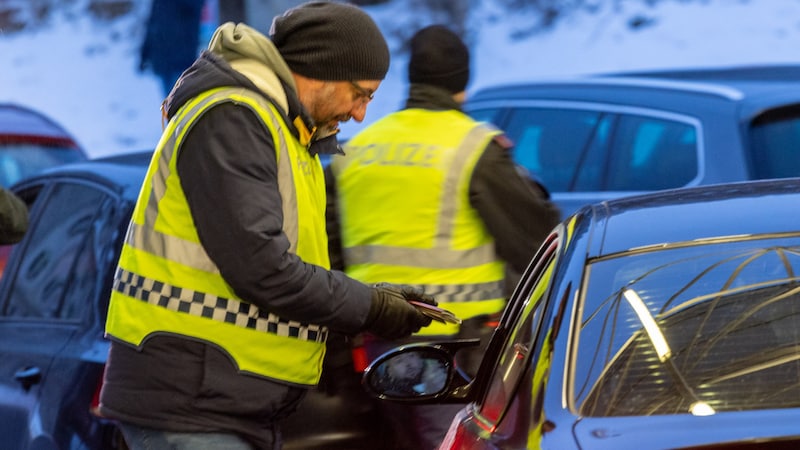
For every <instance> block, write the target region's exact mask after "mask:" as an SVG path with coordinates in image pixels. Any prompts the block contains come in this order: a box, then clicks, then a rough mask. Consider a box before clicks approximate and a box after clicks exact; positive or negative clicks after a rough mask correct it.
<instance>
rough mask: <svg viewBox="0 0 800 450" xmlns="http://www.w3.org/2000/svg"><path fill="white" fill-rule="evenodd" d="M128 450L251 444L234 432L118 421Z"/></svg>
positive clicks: (237, 449)
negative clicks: (183, 430)
mask: <svg viewBox="0 0 800 450" xmlns="http://www.w3.org/2000/svg"><path fill="white" fill-rule="evenodd" d="M119 427H120V429H121V430H122V435H123V436H125V443H126V444H127V445H128V448H129V449H130V450H253V446H252V445H250V444H249V443H247V441H245V440H244V439H242V438H241V437H239V436H237V435H235V434H227V433H176V432H174V431H164V430H157V429H154V428H145V427H140V426H137V425H131V424H127V423H120V424H119Z"/></svg>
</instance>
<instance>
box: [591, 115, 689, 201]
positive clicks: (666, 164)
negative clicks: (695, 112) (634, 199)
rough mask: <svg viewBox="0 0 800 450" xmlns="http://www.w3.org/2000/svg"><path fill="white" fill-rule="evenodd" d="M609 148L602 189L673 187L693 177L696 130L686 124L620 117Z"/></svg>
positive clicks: (635, 116) (637, 116) (685, 182)
mask: <svg viewBox="0 0 800 450" xmlns="http://www.w3.org/2000/svg"><path fill="white" fill-rule="evenodd" d="M611 149H612V151H611V155H610V157H609V158H608V167H609V169H608V180H607V182H606V185H605V188H604V190H609V191H650V190H659V189H668V188H676V187H681V186H685V185H686V184H688V183H689V182H690V181H692V180H693V179H695V178H696V177H697V173H698V152H699V149H698V146H697V131H696V130H695V127H694V126H693V125H692V124H689V123H685V122H678V121H673V120H665V119H662V118H658V117H648V116H639V115H631V114H622V115H620V116H619V118H618V120H617V124H616V127H615V129H614V131H613V138H612V142H611Z"/></svg>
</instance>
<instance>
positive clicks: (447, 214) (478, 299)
mask: <svg viewBox="0 0 800 450" xmlns="http://www.w3.org/2000/svg"><path fill="white" fill-rule="evenodd" d="M498 133H499V131H497V130H496V129H494V128H492V127H490V126H488V125H486V124H481V123H476V122H475V121H474V120H472V119H471V118H469V117H468V116H466V115H465V114H463V113H461V112H459V111H453V110H450V111H430V110H424V109H406V110H403V111H399V112H396V113H393V114H390V115H389V116H386V117H384V118H383V119H381V120H379V121H377V122H375V123H374V124H372V125H371V126H370V127H368V128H367V129H365V130H364V131H362V132H361V133H358V134H357V135H356V136H354V137H353V138H352V139H351V140H349V141H348V142H347V146H346V147H345V153H346V156H343V157H339V156H337V157H335V158H333V163H332V164H333V166H332V170H333V172H334V174H335V177H336V183H337V184H336V188H337V192H338V194H339V208H340V215H341V233H342V247H343V257H344V262H345V267H346V273H347V274H348V275H350V276H351V277H353V278H355V279H357V280H360V281H363V282H365V283H375V282H380V281H386V282H391V283H401V284H408V285H413V286H418V287H421V288H423V289H424V290H425V292H426V293H428V294H431V295H433V296H435V297H436V299H437V301H438V302H439V304H440V306H442V307H443V308H446V309H449V310H451V311H452V312H453V313H455V314H456V316H458V317H459V318H461V319H462V320H463V319H468V318H471V317H475V316H478V315H481V314H490V313H495V312H499V311H501V310H502V309H503V307H504V306H505V298H504V296H503V284H502V283H503V278H504V263H502V262H501V261H500V260H499V259H498V257H497V255H496V252H495V242H494V239H493V238H492V236H491V235H490V234H489V232H488V231H487V230H486V227H485V225H484V223H483V221H482V220H481V219H480V217H479V216H478V213H477V212H476V211H475V210H474V208H472V207H471V206H470V204H469V192H468V190H469V181H470V178H471V175H472V172H473V170H474V168H475V165H476V163H477V161H478V159H479V158H480V156H481V155H482V153H483V150H484V149H485V148H486V146H487V145H488V144H489V141H490V140H491V139H492V138H493V137H494V136H496V135H497V134H498ZM457 332H458V326H456V325H450V324H447V325H446V324H441V323H438V322H434V323H433V324H432V325H431V326H430V327H426V328H423V329H422V330H421V331H420V333H419V334H421V335H452V334H455V333H457Z"/></svg>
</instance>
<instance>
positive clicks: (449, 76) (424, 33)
mask: <svg viewBox="0 0 800 450" xmlns="http://www.w3.org/2000/svg"><path fill="white" fill-rule="evenodd" d="M410 47H411V49H410V51H411V55H410V56H409V60H408V81H410V82H411V83H422V84H430V85H433V86H438V87H441V88H444V89H446V90H447V91H448V92H450V93H452V94H455V93H457V92H461V91H463V90H465V89H466V88H467V82H468V81H469V50H468V49H467V46H466V45H464V42H463V41H462V40H461V38H460V37H458V35H457V34H455V33H454V32H452V31H450V30H449V29H448V28H447V27H444V26H442V25H431V26H429V27H426V28H423V29H421V30H419V31H417V33H416V34H414V36H413V37H412V38H411V44H410Z"/></svg>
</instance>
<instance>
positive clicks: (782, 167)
mask: <svg viewBox="0 0 800 450" xmlns="http://www.w3.org/2000/svg"><path fill="white" fill-rule="evenodd" d="M749 135H750V146H749V152H750V154H749V158H750V161H751V164H752V167H753V174H752V177H753V178H754V179H758V180H760V179H768V178H788V177H797V176H800V158H798V157H797V149H798V146H800V108H797V107H793V108H788V109H784V110H779V111H772V112H769V113H767V114H764V115H762V116H760V117H759V118H758V119H756V120H755V121H754V122H753V125H752V126H751V129H750V133H749Z"/></svg>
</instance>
